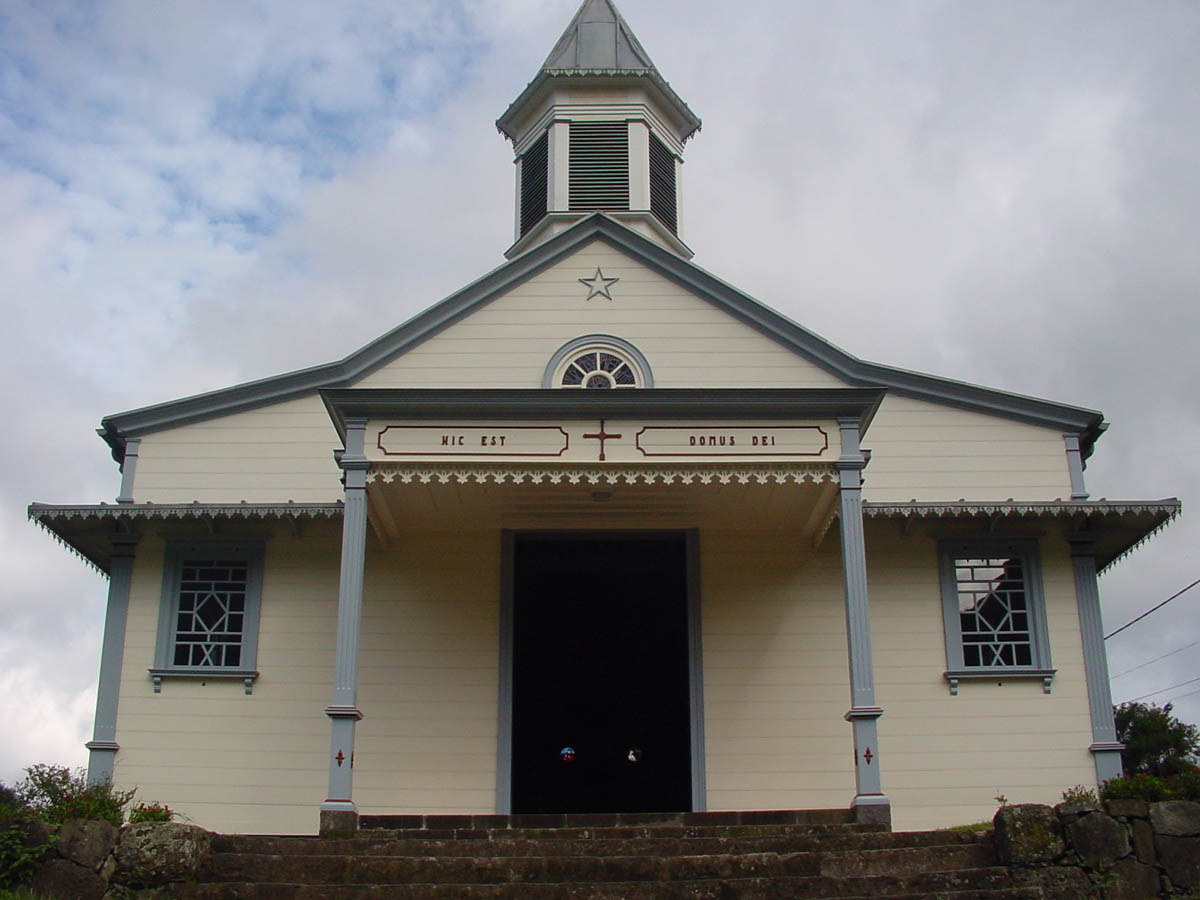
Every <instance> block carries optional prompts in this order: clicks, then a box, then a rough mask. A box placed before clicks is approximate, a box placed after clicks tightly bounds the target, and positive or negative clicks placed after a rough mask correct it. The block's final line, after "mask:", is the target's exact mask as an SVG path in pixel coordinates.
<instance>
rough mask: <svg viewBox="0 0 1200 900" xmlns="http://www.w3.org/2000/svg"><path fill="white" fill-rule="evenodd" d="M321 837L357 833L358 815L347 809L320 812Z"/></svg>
mask: <svg viewBox="0 0 1200 900" xmlns="http://www.w3.org/2000/svg"><path fill="white" fill-rule="evenodd" d="M319 827H320V829H321V835H322V836H325V837H328V836H333V835H341V834H352V833H354V832H355V831H358V813H356V812H354V811H352V810H348V809H323V810H321V824H320V826H319Z"/></svg>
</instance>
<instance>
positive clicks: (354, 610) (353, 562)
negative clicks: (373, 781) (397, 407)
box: [321, 419, 370, 834]
mask: <svg viewBox="0 0 1200 900" xmlns="http://www.w3.org/2000/svg"><path fill="white" fill-rule="evenodd" d="M366 430H367V420H366V419H347V420H346V449H345V450H343V451H341V452H339V453H335V454H334V455H335V457H336V459H337V461H338V465H339V466H341V468H342V483H343V485H344V486H345V494H346V509H345V513H344V517H343V519H342V567H341V576H340V580H339V582H338V624H337V654H336V657H335V662H334V675H333V702H332V703H330V705H329V706H327V707H326V708H325V714H326V715H327V716H329V718H330V720H331V723H332V724H331V730H332V740H331V741H330V748H329V793H328V794H327V795H326V798H325V802H324V803H322V804H321V833H322V834H325V833H328V832H333V831H353V830H354V829H356V828H358V807H357V806H355V805H354V799H353V796H354V795H353V778H354V726H355V724H356V723H357V722H358V720H359V719H361V718H362V713H361V712H359V709H358V706H357V697H358V637H359V625H360V623H361V620H362V599H363V567H364V565H365V562H366V546H367V469H368V468H369V467H370V463H369V462H368V461H367V458H366V455H365V454H364V441H365V437H366Z"/></svg>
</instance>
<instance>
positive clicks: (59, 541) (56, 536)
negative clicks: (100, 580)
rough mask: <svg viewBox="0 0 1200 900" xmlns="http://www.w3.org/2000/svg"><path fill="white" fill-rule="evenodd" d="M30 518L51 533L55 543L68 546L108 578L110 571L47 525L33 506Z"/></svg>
mask: <svg viewBox="0 0 1200 900" xmlns="http://www.w3.org/2000/svg"><path fill="white" fill-rule="evenodd" d="M29 519H30V521H31V522H33V523H34V524H35V525H37V527H38V528H40V529H42V531H44V532H46V534H48V535H50V537H52V538H54V541H55V543H57V544H58V545H59V546H62V547H66V548H67V549H68V550H70V551H71V553H73V554H74V555H75V556H77V557H79V558H80V559H81V560H83V563H84V565H86V566H87V567H88V568H89V569H94V570H95V571H97V572H99V573H100V574H101V575H103V576H104V577H105V578H108V573H107V572H105V571H104V570H103V569H102V568H100V567H99V566H98V565H96V562H95V560H93V559H91V558H90V557H87V556H85V555H84V554H83V553H82V552H81V551H79V550H78V549H77V548H76V547H75V546H73V545H72V544H69V543H67V541H65V540H63V539H62V537H61V536H59V534H58V532H56V531H55V530H54V529H53V528H51V527H50V526H49V525H47V524H46V522H45V521H44V520H43V519H41V518H39V517H37V516H35V515H34V514H33V510H32V508H31V509H30V510H29Z"/></svg>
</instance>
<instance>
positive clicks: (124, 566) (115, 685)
mask: <svg viewBox="0 0 1200 900" xmlns="http://www.w3.org/2000/svg"><path fill="white" fill-rule="evenodd" d="M110 540H111V541H112V562H111V564H110V566H109V573H108V609H107V611H106V612H105V614H104V640H103V642H102V643H101V645H100V682H99V685H98V686H97V689H96V722H95V725H94V726H93V728H92V739H91V740H90V741H88V742H87V744H85V745H84V746H86V747H87V749H88V771H87V782H88V784H100V783H101V782H105V781H112V777H113V764H114V763H115V762H116V755H117V751H118V750H119V749H121V748H120V745H119V744H118V743H117V704H118V702H119V701H120V699H121V663H122V660H124V658H125V623H126V621H127V620H128V618H129V589H130V585H131V584H132V581H133V556H134V549H135V548H136V547H137V542H138V539H137V535H133V534H118V535H114V536H113V537H112V538H111V539H110Z"/></svg>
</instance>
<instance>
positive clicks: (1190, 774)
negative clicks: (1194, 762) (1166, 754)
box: [1100, 769, 1200, 803]
mask: <svg viewBox="0 0 1200 900" xmlns="http://www.w3.org/2000/svg"><path fill="white" fill-rule="evenodd" d="M1100 796H1101V797H1103V798H1104V799H1105V800H1146V801H1148V802H1150V803H1157V802H1158V801H1160V800H1192V801H1200V769H1189V770H1187V771H1184V772H1179V773H1178V774H1175V775H1167V776H1166V777H1163V778H1160V777H1159V776H1157V775H1145V774H1140V775H1125V776H1122V777H1121V778H1110V779H1109V780H1108V781H1106V782H1104V784H1103V785H1102V786H1101V788H1100Z"/></svg>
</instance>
